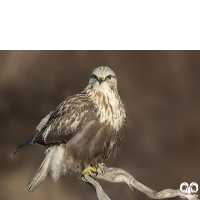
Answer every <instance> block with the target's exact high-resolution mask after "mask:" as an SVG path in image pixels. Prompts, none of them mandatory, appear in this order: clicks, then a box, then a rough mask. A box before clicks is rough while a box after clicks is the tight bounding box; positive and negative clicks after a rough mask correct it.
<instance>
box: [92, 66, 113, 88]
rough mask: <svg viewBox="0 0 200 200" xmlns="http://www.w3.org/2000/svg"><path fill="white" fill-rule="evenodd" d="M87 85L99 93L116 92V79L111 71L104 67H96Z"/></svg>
mask: <svg viewBox="0 0 200 200" xmlns="http://www.w3.org/2000/svg"><path fill="white" fill-rule="evenodd" d="M89 85H90V86H91V87H92V88H93V89H95V90H99V91H103V90H110V89H115V90H117V77H116V75H115V73H114V72H113V70H112V69H110V68H109V67H106V66H100V67H97V68H96V69H95V70H94V71H93V72H92V75H91V77H90V80H89Z"/></svg>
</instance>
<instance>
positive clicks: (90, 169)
mask: <svg viewBox="0 0 200 200" xmlns="http://www.w3.org/2000/svg"><path fill="white" fill-rule="evenodd" d="M87 172H88V173H89V174H90V176H91V177H92V178H94V177H95V174H94V173H96V172H97V170H96V169H95V168H93V167H87V168H85V169H84V170H83V172H82V175H84V174H85V173H87Z"/></svg>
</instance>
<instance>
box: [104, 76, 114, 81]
mask: <svg viewBox="0 0 200 200" xmlns="http://www.w3.org/2000/svg"><path fill="white" fill-rule="evenodd" d="M111 78H116V76H112V75H108V76H107V77H106V78H105V80H109V79H111Z"/></svg>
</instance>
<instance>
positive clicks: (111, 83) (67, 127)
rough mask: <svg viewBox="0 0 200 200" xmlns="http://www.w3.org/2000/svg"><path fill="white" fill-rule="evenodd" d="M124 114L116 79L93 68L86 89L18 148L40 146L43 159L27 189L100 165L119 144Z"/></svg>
mask: <svg viewBox="0 0 200 200" xmlns="http://www.w3.org/2000/svg"><path fill="white" fill-rule="evenodd" d="M125 125H126V111H125V109H124V105H123V103H122V102H121V99H120V97H119V95H118V91H117V79H116V76H115V74H114V72H113V71H112V70H111V69H110V68H108V67H98V68H96V69H95V70H94V71H93V73H92V76H91V78H90V81H89V84H88V86H87V87H86V89H85V90H84V91H83V92H81V93H80V94H76V95H73V96H71V97H69V98H67V99H66V100H65V101H64V102H62V103H61V104H60V105H59V106H58V107H57V108H56V109H55V111H53V112H51V113H50V114H49V115H47V116H46V117H45V118H44V119H42V121H41V122H40V124H39V125H38V126H37V130H39V133H38V134H37V135H36V136H35V137H33V138H31V139H30V140H29V141H27V142H26V143H24V144H23V145H21V146H20V147H18V149H17V150H16V151H18V150H19V149H20V148H22V147H24V146H26V145H30V144H40V145H42V146H46V147H47V155H46V158H45V160H44V161H43V163H42V164H41V166H40V168H39V170H38V172H37V173H36V174H35V176H34V177H33V179H32V181H31V182H30V184H29V186H28V189H29V191H33V190H34V189H35V188H36V187H37V186H38V185H39V184H40V183H41V182H42V181H43V180H44V179H45V177H46V176H47V175H48V173H50V174H51V175H52V177H53V178H54V179H57V178H59V176H61V175H64V174H66V173H67V172H69V171H81V170H83V169H85V168H87V167H89V166H91V167H94V166H95V165H96V164H97V163H102V162H104V161H105V160H106V159H107V158H108V157H109V156H110V154H111V153H112V152H113V151H116V150H117V149H118V147H119V146H120V144H121V138H122V134H123V131H124V129H125Z"/></svg>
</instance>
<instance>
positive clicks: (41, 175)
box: [27, 148, 55, 192]
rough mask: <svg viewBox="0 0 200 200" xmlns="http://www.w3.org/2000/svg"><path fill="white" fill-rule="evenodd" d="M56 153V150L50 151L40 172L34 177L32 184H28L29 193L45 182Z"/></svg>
mask: <svg viewBox="0 0 200 200" xmlns="http://www.w3.org/2000/svg"><path fill="white" fill-rule="evenodd" d="M54 151H55V148H53V149H50V150H49V152H48V153H47V155H46V157H45V159H44V161H43V162H42V164H41V165H40V167H39V169H38V171H37V172H36V174H35V175H34V177H33V179H32V180H31V182H30V183H29V184H28V186H27V188H28V191H29V192H32V191H34V190H35V189H36V188H37V187H38V186H39V185H40V184H41V183H42V182H43V181H44V179H45V178H46V176H47V175H48V173H49V171H50V162H51V159H52V156H53V155H54Z"/></svg>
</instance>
